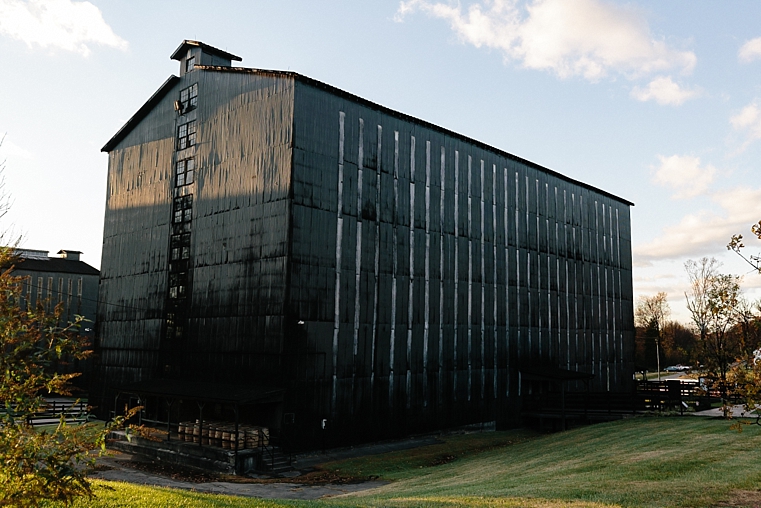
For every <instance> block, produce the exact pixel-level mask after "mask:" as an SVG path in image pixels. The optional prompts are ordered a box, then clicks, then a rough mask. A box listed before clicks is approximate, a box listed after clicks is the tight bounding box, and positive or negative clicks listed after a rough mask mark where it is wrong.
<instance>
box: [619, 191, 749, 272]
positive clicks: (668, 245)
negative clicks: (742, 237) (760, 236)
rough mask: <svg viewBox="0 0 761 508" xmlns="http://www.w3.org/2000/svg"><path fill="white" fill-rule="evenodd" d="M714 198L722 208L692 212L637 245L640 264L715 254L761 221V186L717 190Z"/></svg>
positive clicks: (637, 258) (635, 255) (636, 253)
mask: <svg viewBox="0 0 761 508" xmlns="http://www.w3.org/2000/svg"><path fill="white" fill-rule="evenodd" d="M711 201H713V202H714V203H715V204H716V205H718V208H719V211H718V212H717V211H716V210H711V211H708V210H702V211H700V212H698V213H695V214H689V215H686V216H685V217H683V218H682V220H681V221H680V222H679V223H678V224H676V225H674V226H670V227H666V228H664V229H663V233H662V235H661V236H660V237H658V238H656V239H655V240H653V241H651V242H649V243H647V244H644V245H639V246H636V247H635V249H634V258H635V259H636V260H637V262H639V263H645V262H647V261H656V260H663V259H677V258H684V257H699V256H704V255H713V254H715V253H717V252H722V251H724V250H725V249H726V245H727V243H728V242H729V239H730V238H731V236H732V235H734V234H737V233H742V232H746V231H748V230H749V228H750V225H751V224H755V223H756V222H758V203H759V202H761V189H752V188H747V187H739V188H735V189H731V190H728V191H721V192H717V193H715V194H714V195H712V196H711Z"/></svg>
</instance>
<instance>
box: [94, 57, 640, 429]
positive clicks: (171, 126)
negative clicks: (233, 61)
mask: <svg viewBox="0 0 761 508" xmlns="http://www.w3.org/2000/svg"><path fill="white" fill-rule="evenodd" d="M193 83H198V107H197V108H196V109H194V110H192V111H183V113H182V114H181V115H178V114H177V113H175V111H174V109H173V107H172V103H173V102H174V101H175V100H177V99H178V97H179V94H180V90H182V89H186V87H188V86H189V85H191V84H193ZM175 88H176V90H174V91H171V92H170V93H169V94H168V95H167V96H166V97H165V98H164V99H163V100H162V101H160V102H159V104H158V105H157V106H156V107H155V108H154V110H153V111H152V112H151V113H150V114H149V115H148V116H147V117H146V118H145V119H143V120H142V122H141V123H140V124H139V125H138V127H137V128H135V129H134V130H133V131H132V132H131V133H130V134H129V135H128V136H127V137H126V138H125V139H124V140H123V141H122V142H121V143H120V144H119V145H118V147H117V148H116V149H115V150H114V151H113V152H111V154H110V159H109V180H108V181H109V184H108V185H109V194H108V201H107V211H106V225H105V232H104V251H103V261H102V264H103V268H102V277H103V279H102V282H101V296H100V298H101V301H104V302H108V305H103V306H102V309H101V311H100V312H99V322H100V337H101V344H100V345H101V348H100V354H101V367H100V371H99V372H100V374H101V379H102V385H103V386H104V391H103V396H104V397H105V396H106V390H107V388H106V387H115V386H118V385H119V384H121V383H124V382H128V381H133V380H138V379H150V378H151V377H175V378H180V379H182V378H186V379H190V378H192V379H208V380H210V381H217V382H225V381H226V382H245V383H267V384H276V385H282V386H286V387H287V388H288V392H287V400H286V409H285V410H286V411H287V412H293V413H295V420H294V421H295V425H294V426H293V429H295V430H294V432H295V433H296V434H297V435H298V436H299V437H300V438H301V439H300V440H301V441H302V442H304V441H308V440H310V439H311V440H312V443H313V444H314V443H316V441H314V440H315V439H316V438H317V436H319V435H320V433H321V430H320V429H321V421H322V420H323V419H327V420H328V429H331V434H332V435H333V436H334V437H335V438H336V439H337V440H338V441H350V440H353V439H363V438H364V439H366V438H369V437H375V436H382V435H390V434H397V435H398V434H404V433H406V432H410V431H415V430H422V429H430V428H436V427H443V426H451V425H459V424H464V423H471V422H481V421H489V420H495V419H500V420H503V421H505V420H510V419H511V418H515V417H516V416H517V412H516V411H517V407H518V403H519V396H520V395H521V394H522V393H528V392H529V391H531V390H533V389H534V387H532V386H531V385H529V384H528V383H522V382H521V379H520V376H519V369H518V367H519V365H520V364H521V362H522V361H526V360H541V361H543V362H545V363H547V364H552V365H556V366H560V367H564V368H567V369H572V370H580V371H584V372H590V373H593V374H594V375H595V378H594V380H593V386H592V389H595V390H614V391H617V390H626V389H628V388H629V386H630V382H631V373H632V370H633V367H632V356H631V348H632V343H633V317H632V300H631V299H632V288H631V242H630V237H629V234H630V233H629V232H630V223H629V220H630V219H629V206H628V204H626V203H625V202H622V201H620V200H617V199H615V198H612V197H610V196H607V195H605V194H604V193H600V192H597V191H595V190H593V189H590V188H588V187H586V186H583V185H580V184H578V183H575V182H572V181H569V180H567V179H564V178H562V177H560V176H559V175H554V174H552V173H551V172H548V171H546V170H543V169H542V168H539V167H537V166H534V165H531V164H529V163H526V162H525V161H522V160H519V159H517V158H513V157H510V156H507V155H505V154H503V153H501V152H498V151H496V150H490V149H488V147H485V146H483V145H479V144H476V143H473V142H471V141H468V140H467V139H465V138H462V137H458V136H457V135H454V134H452V133H449V132H447V131H444V130H442V129H438V128H435V127H433V126H427V125H423V124H421V123H416V122H413V121H411V120H410V119H408V118H405V117H403V116H402V115H397V114H393V113H392V112H389V111H386V110H383V109H382V108H379V107H374V106H372V105H371V104H367V103H365V102H362V101H360V100H355V99H353V98H352V97H350V96H348V95H347V94H337V93H333V92H332V91H331V90H329V89H323V88H319V87H318V86H317V85H315V84H313V83H312V82H310V81H309V80H306V79H301V78H298V77H295V78H294V77H293V76H291V75H285V74H278V73H246V72H235V71H224V70H219V69H217V70H206V71H203V70H197V71H193V72H190V73H188V74H186V75H184V76H183V77H182V78H181V79H180V81H179V83H178V84H177V85H176V87H175ZM191 121H195V122H196V126H197V132H198V133H197V143H196V144H195V145H194V146H190V147H185V148H182V150H179V149H178V147H177V146H176V143H177V135H178V128H179V127H180V126H181V125H185V124H186V123H188V122H191ZM189 158H194V160H195V168H196V173H195V178H194V181H193V183H192V184H188V185H180V184H179V183H178V182H177V181H176V179H175V177H174V176H173V167H174V164H175V163H176V162H177V161H178V160H187V159H189ZM183 196H184V197H185V198H189V197H190V196H192V220H188V221H187V223H184V224H183V225H182V228H184V229H183V231H185V232H189V233H190V237H189V238H190V244H189V245H190V250H189V256H188V258H187V259H182V260H180V261H176V260H173V259H170V255H169V251H170V235H171V234H173V232H174V234H175V235H176V234H177V231H175V230H176V229H177V227H178V225H177V224H174V223H173V222H172V221H173V219H172V216H173V211H172V203H173V200H175V199H178V198H180V199H181V198H183ZM178 263H179V264H178ZM170 265H171V266H172V267H173V268H170ZM178 267H179V268H178ZM178 270H179V271H181V272H182V273H184V274H187V285H188V286H187V287H188V292H189V297H187V298H186V299H177V298H174V297H172V296H170V295H171V291H170V288H169V286H168V284H167V281H168V280H170V278H171V277H172V276H173V275H171V274H170V272H171V273H175V272H178ZM178 309H179V310H181V312H180V314H181V316H178V315H177V312H178ZM170 322H171V323H172V324H171V326H175V325H177V323H180V324H181V325H182V326H181V328H182V330H183V332H182V333H181V334H180V333H177V334H174V332H173V333H171V334H170V333H168V331H169V330H170V325H169V323H170ZM171 330H174V328H171ZM577 388H578V387H577ZM105 400H106V399H105V398H104V401H105Z"/></svg>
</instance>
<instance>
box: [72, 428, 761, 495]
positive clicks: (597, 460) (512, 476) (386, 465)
mask: <svg viewBox="0 0 761 508" xmlns="http://www.w3.org/2000/svg"><path fill="white" fill-rule="evenodd" d="M443 440H444V442H443V443H441V444H436V445H432V446H428V447H423V448H419V449H415V450H408V451H403V452H394V453H388V454H384V455H377V456H369V457H365V458H360V459H351V460H346V461H342V462H335V463H330V464H326V465H325V467H326V468H327V469H330V470H333V471H336V472H338V473H340V474H342V475H347V476H356V477H372V476H378V477H380V478H381V479H387V480H392V483H390V484H389V485H386V486H384V487H381V488H379V489H375V490H372V491H365V492H361V493H358V494H353V495H349V496H343V497H340V498H331V499H326V500H320V501H262V500H256V499H246V498H235V497H227V496H217V495H204V494H198V493H193V492H184V491H177V490H171V489H159V488H151V487H142V486H134V485H126V484H120V483H113V482H97V483H96V485H95V487H96V489H95V492H96V494H97V496H98V497H97V499H96V500H92V501H87V500H82V501H81V502H78V503H77V504H75V506H76V507H78V508H79V507H85V506H88V507H89V506H93V507H96V508H97V507H122V506H123V507H130V508H141V507H154V506H157V507H163V506H167V507H169V506H172V507H174V506H182V507H196V506H199V507H200V506H204V507H205V506H211V507H217V506H224V507H228V506H229V507H239V506H240V507H280V506H289V507H290V506H293V507H314V506H318V507H331V506H342V507H347V506H379V507H380V506H392V507H404V508H407V507H452V506H469V507H470V506H472V507H500V508H503V507H504V508H512V507H527V508H581V507H593V508H605V507H628V506H636V507H650V506H652V507H671V506H676V507H712V506H717V505H719V504H721V503H722V502H723V501H725V500H729V499H732V498H733V495H734V494H733V493H734V492H736V491H758V490H759V489H761V460H759V459H761V457H760V456H759V450H761V427H759V426H756V425H749V426H746V427H745V428H744V431H743V432H742V433H738V432H737V431H736V430H731V429H730V424H729V423H728V422H726V421H722V420H708V419H704V418H699V417H683V418H678V417H672V418H658V417H645V418H633V419H629V420H624V421H619V422H613V423H607V424H599V425H594V426H589V427H585V428H580V429H575V430H572V431H569V432H564V433H558V434H552V435H543V436H536V435H532V434H530V433H526V432H504V433H503V432H491V433H483V434H469V435H459V436H458V435H455V436H449V437H445V438H443ZM110 489H113V490H110ZM751 494H753V493H751ZM753 495H755V494H753ZM759 499H761V496H759ZM754 505H755V500H754V502H753V504H750V503H749V504H748V506H754ZM733 506H740V505H733Z"/></svg>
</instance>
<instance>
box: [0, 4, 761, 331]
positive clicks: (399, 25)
mask: <svg viewBox="0 0 761 508" xmlns="http://www.w3.org/2000/svg"><path fill="white" fill-rule="evenodd" d="M759 19H761V3H758V2H750V1H747V2H741V1H733V2H721V3H717V2H694V1H671V2H662V1H644V0H641V1H636V2H614V1H604V0H528V1H517V0H515V1H512V0H480V1H466V0H462V1H460V2H448V1H447V0H438V1H437V0H407V1H399V0H388V1H385V0H383V1H382V0H376V1H374V2H356V1H348V0H347V1H330V0H325V1H315V0H311V1H295V0H294V1H288V0H280V1H278V2H273V1H270V2H265V1H246V2H232V1H228V2H226V1H215V2H213V3H212V2H195V1H183V2H174V1H161V2H153V1H136V0H129V1H127V0H109V1H95V2H92V3H90V2H79V1H73V0H33V1H22V0H0V83H2V92H3V93H1V94H0V134H2V133H5V134H6V137H5V141H4V143H3V145H2V147H0V160H2V159H3V158H4V159H5V160H6V166H7V167H6V170H5V178H6V188H7V190H8V191H9V192H10V193H11V194H12V196H13V207H12V209H11V212H10V213H9V214H8V215H6V216H5V217H4V218H3V219H2V220H3V222H4V224H3V225H4V226H5V227H6V228H7V227H9V226H10V225H12V226H13V227H14V230H15V231H16V232H17V233H23V235H24V243H23V246H24V247H26V248H33V249H46V250H50V251H52V252H53V253H55V252H56V251H58V250H59V249H62V248H65V249H76V250H81V251H83V252H84V257H83V259H84V260H85V261H87V262H89V263H90V264H92V265H94V266H96V267H97V266H100V250H101V242H102V231H103V214H104V205H105V192H106V171H107V165H108V163H107V157H106V155H105V154H102V153H101V152H100V148H101V147H102V146H103V145H104V144H105V142H106V141H108V139H109V138H110V137H111V136H112V135H113V134H114V133H115V132H116V131H117V130H118V129H119V128H120V127H121V125H122V124H123V123H124V122H125V121H126V120H127V119H128V118H129V117H130V116H131V115H132V114H133V113H134V112H135V111H136V110H137V109H138V108H139V107H140V106H141V105H142V104H143V102H145V100H146V99H147V98H148V97H149V96H150V95H151V94H152V93H153V92H154V91H155V90H156V89H157V88H158V87H159V86H160V85H161V83H163V81H164V80H165V79H166V78H167V77H168V76H169V75H170V74H177V73H178V72H179V69H178V67H177V63H176V62H174V61H172V60H170V59H169V55H170V54H171V53H172V52H173V51H174V49H175V48H176V47H177V46H178V45H179V44H180V42H181V41H182V40H183V39H195V40H201V41H203V42H206V43H208V44H211V45H213V46H216V47H219V48H222V49H225V50H227V51H229V52H231V53H234V54H237V55H239V56H241V57H242V58H243V61H242V62H241V63H240V64H239V65H243V66H246V67H257V68H265V69H281V70H288V69H290V70H293V71H297V72H299V73H301V74H305V75H307V76H310V77H312V78H315V79H318V80H321V81H324V82H326V83H329V84H331V85H334V86H337V87H339V88H342V89H344V90H347V91H349V92H352V93H354V94H357V95H360V96H363V97H366V98H367V99H370V100H372V101H374V102H378V103H380V104H383V105H384V106H388V107H390V108H393V109H396V110H399V111H402V112H404V113H407V114H411V115H414V116H417V117H420V118H423V119H425V120H427V121H430V122H433V123H436V124H438V125H441V126H443V127H446V128H448V129H451V130H454V131H457V132H460V133H462V134H465V135H467V136H470V137H473V138H476V139H478V140H481V141H484V142H486V143H488V144H491V145H493V146H496V147H499V148H501V149H503V150H506V151H509V152H511V153H514V154H516V155H518V156H520V157H523V158H525V159H529V160H531V161H534V162H537V163H539V164H542V165H544V166H546V167H549V168H551V169H553V170H556V171H558V172H561V173H564V174H566V175H568V176H570V177H572V178H576V179H578V180H581V181H583V182H587V183H589V184H591V185H594V186H596V187H599V188H601V189H604V190H606V191H609V192H612V193H614V194H616V195H619V196H621V197H623V198H625V199H628V200H630V201H633V202H634V203H635V205H636V206H635V207H634V208H633V209H632V219H633V225H632V234H633V243H634V266H635V270H634V286H635V294H636V295H651V294H654V293H655V292H657V291H666V292H667V293H668V294H669V301H670V303H671V308H672V311H673V315H674V317H675V318H677V319H680V320H682V321H686V320H687V315H686V312H685V309H684V295H683V293H684V290H685V289H686V286H687V277H686V275H685V272H684V269H683V264H684V261H685V260H687V259H697V258H699V257H701V256H715V257H717V258H718V259H719V260H720V261H722V262H723V263H724V266H723V269H724V271H726V272H728V273H737V274H746V275H745V283H744V285H745V288H746V291H747V292H748V295H749V296H750V297H752V298H757V297H758V296H761V291H760V290H761V275H756V274H753V273H748V270H749V267H747V265H744V264H743V263H742V261H741V260H740V259H739V258H737V257H736V256H735V255H733V254H732V253H729V252H727V251H726V248H725V245H726V243H727V241H728V239H729V237H730V236H731V235H732V234H734V233H743V234H744V235H745V236H746V238H748V237H750V234H749V228H750V225H751V224H753V223H755V222H757V221H758V220H759V219H761V181H759V178H758V177H759V175H761V167H759V166H761V163H760V162H759V161H761V79H760V78H761V25H759V24H758V20H759ZM747 244H748V245H749V249H748V250H749V252H756V251H761V242H758V241H756V240H748V242H747Z"/></svg>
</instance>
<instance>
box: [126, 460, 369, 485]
mask: <svg viewBox="0 0 761 508" xmlns="http://www.w3.org/2000/svg"><path fill="white" fill-rule="evenodd" d="M116 463H117V464H119V465H120V466H122V467H126V468H129V469H136V470H138V471H142V472H144V473H148V474H153V475H158V476H163V477H165V478H171V479H172V480H176V481H182V482H188V483H210V482H227V483H298V484H301V485H346V484H353V483H362V482H366V481H370V480H376V479H377V477H375V476H369V477H363V478H356V477H353V476H344V475H340V474H338V473H334V472H332V471H323V470H321V469H317V470H315V471H310V472H307V473H305V474H302V475H299V476H294V477H291V478H274V477H273V478H262V477H258V478H248V477H246V476H234V475H225V474H215V473H209V472H206V471H201V470H199V469H193V468H188V467H183V466H178V465H174V464H164V463H160V462H143V461H136V460H119V461H116Z"/></svg>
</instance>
